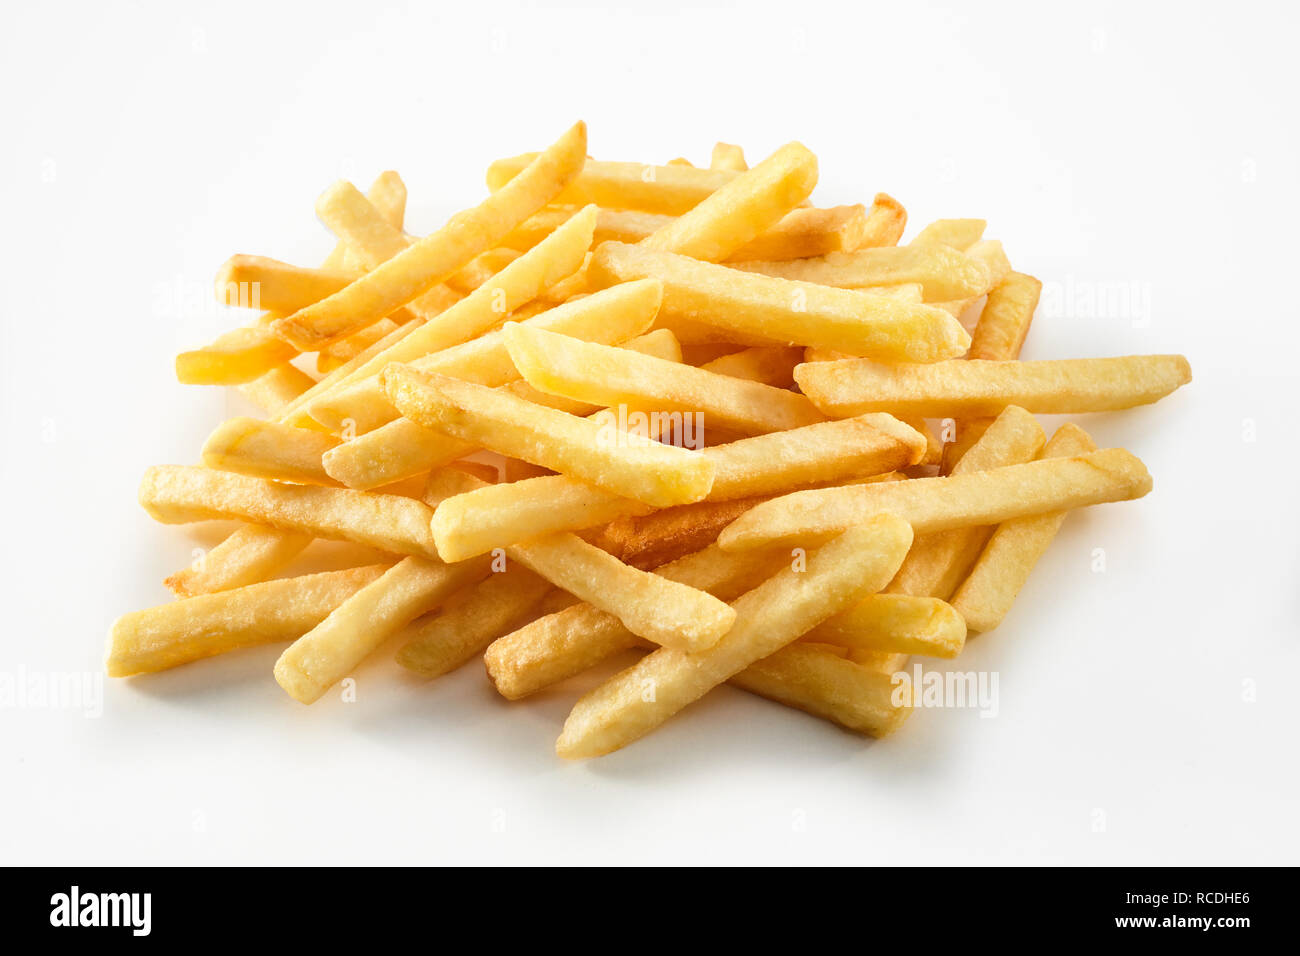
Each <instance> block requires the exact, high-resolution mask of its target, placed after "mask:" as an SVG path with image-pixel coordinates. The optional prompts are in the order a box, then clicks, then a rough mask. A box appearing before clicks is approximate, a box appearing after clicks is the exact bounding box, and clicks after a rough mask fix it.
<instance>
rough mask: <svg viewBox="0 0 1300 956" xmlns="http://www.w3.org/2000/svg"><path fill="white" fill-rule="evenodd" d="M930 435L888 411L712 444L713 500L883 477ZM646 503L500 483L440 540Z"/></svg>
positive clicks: (460, 552)
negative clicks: (714, 445) (919, 432)
mask: <svg viewBox="0 0 1300 956" xmlns="http://www.w3.org/2000/svg"><path fill="white" fill-rule="evenodd" d="M924 449H925V441H924V439H923V438H922V437H921V436H920V435H918V434H917V433H916V432H915V431H914V430H913V429H911V428H909V427H907V426H906V425H904V424H902V423H901V422H899V421H897V420H895V419H893V418H891V417H890V416H888V415H881V416H867V417H863V418H860V419H847V420H844V421H839V422H823V423H819V424H816V425H810V426H807V427H804V428H798V429H792V430H790V431H786V432H775V433H772V434H768V435H762V436H759V437H756V438H748V439H742V440H741V441H736V442H732V443H730V444H727V445H718V446H716V447H713V448H708V449H705V450H704V452H703V453H702V454H703V456H704V457H705V458H706V459H707V460H709V461H710V462H712V464H713V466H714V476H713V487H712V489H711V490H710V492H709V498H710V500H712V501H728V500H735V499H737V498H751V497H754V496H756V495H770V494H777V493H781V492H786V491H790V490H791V489H793V488H800V487H807V486H809V485H816V484H824V483H826V482H833V481H843V480H846V479H850V478H856V477H862V476H866V475H873V474H882V473H885V472H889V471H893V470H895V469H898V468H904V467H907V466H908V465H910V464H914V463H915V462H916V461H917V460H918V459H919V457H920V455H921V454H922V453H923V451H924ZM647 510H648V509H647V508H646V506H645V505H643V504H641V503H640V502H638V501H633V500H629V499H628V498H626V497H623V496H620V495H618V494H616V493H613V492H610V491H607V490H604V489H601V488H598V487H595V486H594V485H591V484H588V483H586V482H584V481H581V480H575V479H574V478H570V477H567V476H565V475H548V476H545V477H541V478H531V479H528V480H526V481H518V482H513V483H511V484H508V485H493V486H491V487H487V488H482V489H479V490H477V491H474V492H471V493H469V494H466V495H462V496H460V497H458V498H456V499H454V500H452V501H449V502H447V504H446V505H445V507H442V508H439V509H438V513H437V515H436V516H435V517H434V522H433V532H434V539H435V540H436V541H437V542H438V547H439V550H440V553H442V554H443V556H444V558H446V559H447V560H452V561H455V560H460V559H462V558H465V557H469V556H471V555H475V554H482V553H483V552H485V551H489V550H491V549H492V548H495V547H505V546H506V545H509V544H513V543H514V542H516V541H521V540H524V539H525V538H528V537H530V536H532V535H537V534H549V533H554V532H556V531H567V530H579V529H582V528H589V527H593V526H595V525H599V524H605V523H607V522H610V521H614V520H615V519H617V518H621V517H624V516H629V515H642V514H645V513H646V512H647Z"/></svg>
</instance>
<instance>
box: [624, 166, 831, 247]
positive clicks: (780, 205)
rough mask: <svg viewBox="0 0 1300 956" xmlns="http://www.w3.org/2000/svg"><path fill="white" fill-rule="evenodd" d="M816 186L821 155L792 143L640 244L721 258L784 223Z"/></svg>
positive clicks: (743, 173)
mask: <svg viewBox="0 0 1300 956" xmlns="http://www.w3.org/2000/svg"><path fill="white" fill-rule="evenodd" d="M816 185H817V157H816V156H814V155H813V154H812V153H811V152H809V150H808V149H807V147H805V146H804V145H803V144H802V143H787V144H786V145H785V146H782V147H781V148H780V149H778V150H777V151H776V152H774V153H773V154H772V155H771V156H769V157H768V158H767V159H765V160H763V161H762V162H761V163H759V164H758V165H757V166H755V167H754V168H753V169H750V170H747V171H745V172H742V173H741V174H740V175H739V176H737V177H736V178H735V179H733V180H731V181H730V182H729V183H727V184H726V185H724V186H722V187H721V188H719V189H718V190H717V191H716V192H714V193H712V194H710V195H709V196H708V198H706V199H704V200H703V201H702V202H700V203H699V205H697V206H695V208H693V209H691V210H690V211H689V212H686V213H683V214H682V215H681V216H679V217H678V218H676V219H674V220H673V221H672V222H669V223H667V224H666V225H664V226H663V228H661V229H659V230H658V231H657V232H655V233H654V235H652V236H649V237H647V238H646V239H644V240H643V241H642V243H641V244H642V245H643V246H645V247H646V248H647V249H655V250H659V251H661V252H675V253H677V254H679V255H683V256H690V257H692V258H694V259H702V260H704V261H705V262H721V261H722V260H724V259H726V258H728V257H729V256H731V255H732V254H733V253H735V252H736V251H737V250H738V249H740V248H742V247H743V246H744V245H745V244H746V243H747V242H749V241H750V240H752V239H754V238H756V237H758V236H759V235H761V234H762V233H763V232H765V231H766V230H767V229H769V228H770V227H771V226H774V225H775V224H776V223H777V222H779V221H780V219H781V217H782V216H784V215H785V214H786V213H788V212H790V211H791V210H792V209H794V208H795V207H796V206H798V205H799V204H800V203H801V202H803V201H804V200H805V199H807V198H808V196H809V194H810V193H812V191H813V187H814V186H816Z"/></svg>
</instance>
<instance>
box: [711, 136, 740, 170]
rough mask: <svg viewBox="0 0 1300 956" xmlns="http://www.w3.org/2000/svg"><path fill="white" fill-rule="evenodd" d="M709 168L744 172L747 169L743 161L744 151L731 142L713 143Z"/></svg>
mask: <svg viewBox="0 0 1300 956" xmlns="http://www.w3.org/2000/svg"><path fill="white" fill-rule="evenodd" d="M709 169H730V170H732V171H733V172H738V173H741V172H744V171H745V170H747V169H749V164H748V163H746V162H745V151H744V150H743V149H741V148H740V147H739V146H735V145H733V144H731V143H714V144H713V155H712V156H710V158H709Z"/></svg>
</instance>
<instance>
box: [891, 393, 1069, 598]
mask: <svg viewBox="0 0 1300 956" xmlns="http://www.w3.org/2000/svg"><path fill="white" fill-rule="evenodd" d="M1045 438H1046V436H1045V435H1044V434H1043V428H1042V426H1041V425H1039V424H1038V422H1037V421H1035V420H1034V416H1033V415H1030V414H1029V413H1028V412H1027V411H1025V410H1024V409H1023V408H1018V407H1017V406H1015V405H1008V406H1007V407H1006V408H1005V409H1004V410H1003V412H1002V414H1001V415H999V416H998V417H997V419H996V420H995V421H994V422H993V423H992V424H991V425H990V426H989V427H988V428H987V429H986V430H985V432H984V434H983V435H982V436H981V437H980V440H979V441H977V442H976V443H975V444H974V445H972V446H971V447H970V449H969V450H968V451H967V452H966V454H964V455H963V456H962V457H961V459H960V460H958V461H957V463H956V465H955V466H954V467H953V469H952V472H951V473H952V474H954V475H965V474H970V473H973V472H977V471H987V470H988V469H990V468H1000V467H1002V466H1003V465H1018V464H1021V463H1023V462H1027V461H1032V460H1033V459H1034V458H1036V457H1037V456H1038V453H1039V452H1040V451H1041V450H1042V448H1043V441H1044V440H1045ZM992 533H993V529H992V528H991V527H987V526H975V527H969V528H951V529H949V530H947V531H939V532H936V533H934V534H927V535H920V536H918V537H917V539H916V541H915V542H914V543H913V545H912V550H911V551H910V552H909V553H908V555H907V559H906V560H904V561H903V566H902V567H901V568H899V569H898V576H897V577H895V578H894V580H892V581H890V582H889V587H887V588H886V589H885V590H886V592H887V593H889V594H910V595H914V596H916V597H935V598H941V599H943V600H945V601H946V600H947V599H948V598H950V597H951V596H952V592H953V591H955V590H956V589H957V585H958V584H960V583H961V581H962V579H963V578H964V577H965V576H966V572H967V571H969V570H970V568H971V565H973V564H974V563H975V559H976V558H978V557H979V555H980V551H982V550H983V549H984V545H985V544H987V543H988V539H989V535H991V534H992Z"/></svg>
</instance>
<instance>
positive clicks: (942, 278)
mask: <svg viewBox="0 0 1300 956" xmlns="http://www.w3.org/2000/svg"><path fill="white" fill-rule="evenodd" d="M736 268H737V269H744V270H746V271H748V272H760V273H762V274H763V275H768V276H775V277H776V278H779V279H797V280H799V281H801V282H816V283H818V284H820V285H830V286H837V287H839V288H843V289H862V288H866V287H868V286H891V285H905V284H908V283H912V282H919V283H920V284H921V287H922V290H923V294H924V296H925V300H926V301H927V302H942V301H944V300H946V299H964V298H967V297H969V296H973V295H983V294H984V293H985V292H987V291H988V290H989V287H990V283H991V281H992V275H991V273H990V271H989V268H988V266H986V265H985V264H984V263H983V262H981V261H980V260H979V259H976V258H974V257H972V256H966V255H963V254H962V253H960V252H958V251H957V250H955V249H953V248H951V247H949V246H945V245H943V244H941V243H926V244H923V245H919V246H917V245H911V246H883V247H879V248H874V249H861V250H858V251H857V252H832V253H830V254H829V255H826V256H822V257H821V258H818V259H799V260H795V261H791V262H740V263H737V264H736Z"/></svg>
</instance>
